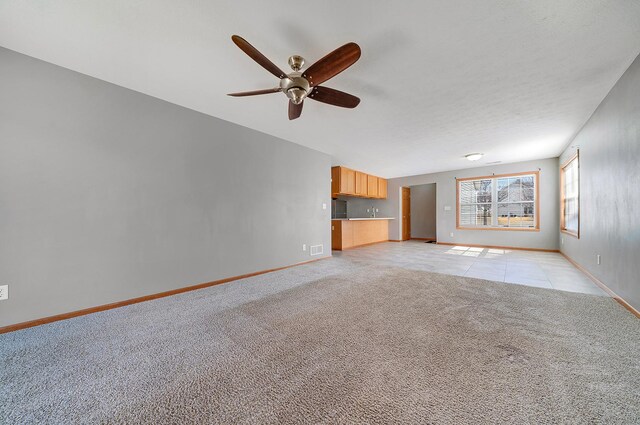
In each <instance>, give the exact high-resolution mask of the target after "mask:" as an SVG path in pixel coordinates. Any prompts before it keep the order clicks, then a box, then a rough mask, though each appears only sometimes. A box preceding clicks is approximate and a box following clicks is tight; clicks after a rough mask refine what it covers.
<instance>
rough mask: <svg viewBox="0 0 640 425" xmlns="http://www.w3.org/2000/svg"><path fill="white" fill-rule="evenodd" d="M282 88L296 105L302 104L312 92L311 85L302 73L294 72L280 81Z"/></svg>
mask: <svg viewBox="0 0 640 425" xmlns="http://www.w3.org/2000/svg"><path fill="white" fill-rule="evenodd" d="M280 88H281V89H282V91H283V92H284V94H286V95H287V97H288V98H289V99H291V101H292V102H293V103H295V104H296V105H298V104H300V103H301V102H302V101H303V100H304V98H305V97H307V95H308V94H309V93H311V90H312V87H311V84H309V81H307V79H306V78H304V77H302V73H300V72H292V73H291V74H289V75H287V76H286V77H285V78H283V79H282V80H280Z"/></svg>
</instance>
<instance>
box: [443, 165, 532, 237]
mask: <svg viewBox="0 0 640 425" xmlns="http://www.w3.org/2000/svg"><path fill="white" fill-rule="evenodd" d="M538 175H539V174H538V172H537V171H532V172H527V173H518V174H509V175H499V176H488V177H473V178H465V179H457V190H458V202H457V214H458V217H457V226H456V227H457V228H458V229H495V230H539V228H540V225H539V223H540V221H539V217H538Z"/></svg>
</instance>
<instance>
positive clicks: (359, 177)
mask: <svg viewBox="0 0 640 425" xmlns="http://www.w3.org/2000/svg"><path fill="white" fill-rule="evenodd" d="M368 193H369V191H368V189H367V175H366V174H365V173H362V172H360V171H356V196H367V194H368Z"/></svg>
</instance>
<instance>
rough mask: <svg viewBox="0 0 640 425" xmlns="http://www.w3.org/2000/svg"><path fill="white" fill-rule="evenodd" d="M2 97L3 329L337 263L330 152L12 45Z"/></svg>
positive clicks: (4, 54) (1, 63)
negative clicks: (224, 281) (325, 260)
mask: <svg viewBox="0 0 640 425" xmlns="http://www.w3.org/2000/svg"><path fill="white" fill-rule="evenodd" d="M0 93H1V95H0V284H9V285H10V287H9V294H10V299H9V300H8V301H2V302H0V326H4V325H9V324H13V323H17V322H21V321H25V320H30V319H36V318H41V317H44V316H49V315H53V314H58V313H63V312H69V311H73V310H77V309H82V308H86V307H91V306H96V305H100V304H105V303H110V302H115V301H120V300H125V299H128V298H132V297H138V296H142V295H147V294H152V293H157V292H161V291H166V290H170V289H175V288H179V287H184V286H188V285H193V284H197V283H201V282H208V281H212V280H217V279H221V278H225V277H229V276H236V275H240V274H244V273H250V272H254V271H259V270H265V269H269V268H275V267H279V266H285V265H290V264H294V263H298V262H302V261H305V260H309V259H311V258H312V257H310V256H309V251H308V250H307V252H303V251H302V244H303V243H306V244H307V245H313V244H323V245H324V248H325V255H330V247H331V239H330V238H331V232H330V227H329V223H330V222H329V220H330V157H329V156H327V155H325V154H321V153H319V152H316V151H313V150H310V149H307V148H304V147H301V146H298V145H295V144H292V143H289V142H286V141H283V140H281V139H277V138H275V137H271V136H268V135H266V134H262V133H259V132H256V131H253V130H249V129H247V128H244V127H240V126H237V125H235V124H231V123H229V122H225V121H222V120H220V119H216V118H212V117H210V116H206V115H203V114H200V113H196V112H194V111H191V110H188V109H185V108H182V107H179V106H176V105H173V104H170V103H167V102H164V101H161V100H158V99H155V98H152V97H149V96H145V95H142V94H140V93H137V92H134V91H131V90H127V89H124V88H122V87H118V86H115V85H112V84H108V83H105V82H103V81H100V80H97V79H94V78H90V77H87V76H84V75H81V74H78V73H75V72H72V71H69V70H66V69H63V68H60V67H56V66H54V65H51V64H48V63H45V62H42V61H38V60H35V59H33V58H29V57H27V56H24V55H20V54H17V53H15V52H11V51H9V50H6V49H1V48H0ZM223 95H224V94H222V93H221V94H220V96H223ZM301 176H302V178H300V177H301ZM322 203H327V209H326V210H323V209H322ZM313 258H315V257H313Z"/></svg>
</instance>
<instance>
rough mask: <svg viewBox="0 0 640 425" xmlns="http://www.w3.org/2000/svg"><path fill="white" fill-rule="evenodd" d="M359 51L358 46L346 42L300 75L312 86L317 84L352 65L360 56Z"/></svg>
mask: <svg viewBox="0 0 640 425" xmlns="http://www.w3.org/2000/svg"><path fill="white" fill-rule="evenodd" d="M360 53H361V52H360V46H358V45H357V44H356V43H347V44H345V45H344V46H342V47H338V48H337V49H336V50H334V51H333V52H331V53H329V54H328V55H327V56H325V57H323V58H322V59H320V60H319V61H318V62H316V63H314V64H313V65H311V66H310V67H309V68H308V69H307V70H306V71H305V72H304V74H302V76H303V77H304V78H306V79H307V80H309V83H310V84H311V85H312V86H317V85H319V84H322V83H324V82H325V81H327V80H328V79H329V78H331V77H334V76H336V75H338V74H339V73H341V72H342V71H344V70H345V69H347V68H349V67H350V66H351V65H353V64H354V63H355V62H356V61H357V60H358V59H359V58H360Z"/></svg>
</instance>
